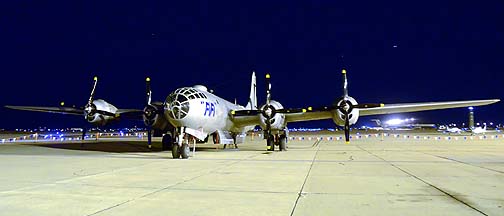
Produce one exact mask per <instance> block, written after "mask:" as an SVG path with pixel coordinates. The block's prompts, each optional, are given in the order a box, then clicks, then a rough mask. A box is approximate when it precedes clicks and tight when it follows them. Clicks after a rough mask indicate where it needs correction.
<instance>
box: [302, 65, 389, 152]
mask: <svg viewBox="0 0 504 216" xmlns="http://www.w3.org/2000/svg"><path fill="white" fill-rule="evenodd" d="M341 73H342V74H343V96H342V97H341V99H340V100H338V102H337V103H335V104H333V105H332V106H326V107H321V108H316V109H313V108H312V107H308V109H307V110H308V111H309V112H310V111H329V110H336V109H337V110H339V111H340V112H341V113H342V114H343V120H344V121H345V124H344V125H343V129H344V131H345V141H346V143H349V142H350V113H352V111H353V109H354V108H358V109H362V108H373V107H382V106H383V104H377V103H366V104H353V103H352V101H351V100H350V98H351V97H349V96H348V80H347V76H346V70H345V69H343V70H342V71H341ZM354 101H355V100H354Z"/></svg>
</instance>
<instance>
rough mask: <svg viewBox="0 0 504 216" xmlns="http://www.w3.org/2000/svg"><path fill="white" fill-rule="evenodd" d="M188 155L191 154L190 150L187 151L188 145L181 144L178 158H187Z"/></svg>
mask: <svg viewBox="0 0 504 216" xmlns="http://www.w3.org/2000/svg"><path fill="white" fill-rule="evenodd" d="M190 153H191V149H189V145H187V144H182V146H181V148H180V156H182V159H187V158H189V154H190Z"/></svg>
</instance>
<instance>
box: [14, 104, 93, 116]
mask: <svg viewBox="0 0 504 216" xmlns="http://www.w3.org/2000/svg"><path fill="white" fill-rule="evenodd" d="M5 107H6V108H9V109H15V110H25V111H35V112H48V113H59V114H70V115H84V109H82V108H74V107H37V106H5Z"/></svg>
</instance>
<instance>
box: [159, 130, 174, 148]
mask: <svg viewBox="0 0 504 216" xmlns="http://www.w3.org/2000/svg"><path fill="white" fill-rule="evenodd" d="M161 145H162V146H161V148H162V149H163V151H166V150H170V149H172V148H173V140H172V136H171V135H170V134H165V135H163V141H162V142H161Z"/></svg>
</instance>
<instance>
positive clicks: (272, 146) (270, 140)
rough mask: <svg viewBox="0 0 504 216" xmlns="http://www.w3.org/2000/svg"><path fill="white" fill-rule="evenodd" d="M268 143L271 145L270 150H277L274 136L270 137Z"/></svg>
mask: <svg viewBox="0 0 504 216" xmlns="http://www.w3.org/2000/svg"><path fill="white" fill-rule="evenodd" d="M266 144H267V145H268V146H269V148H268V151H275V141H274V140H273V136H270V137H268V139H267V141H266Z"/></svg>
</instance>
